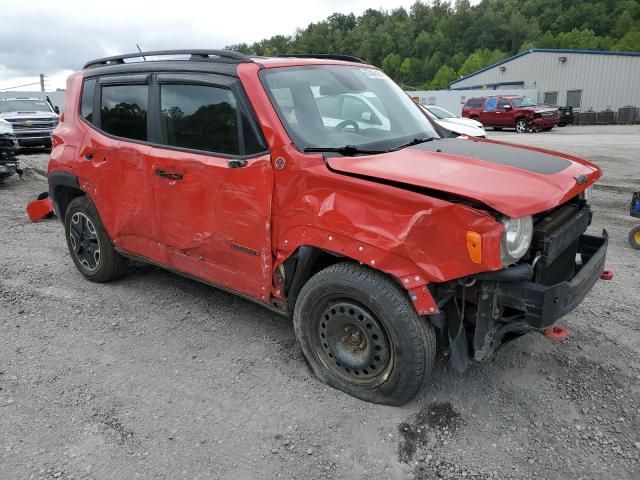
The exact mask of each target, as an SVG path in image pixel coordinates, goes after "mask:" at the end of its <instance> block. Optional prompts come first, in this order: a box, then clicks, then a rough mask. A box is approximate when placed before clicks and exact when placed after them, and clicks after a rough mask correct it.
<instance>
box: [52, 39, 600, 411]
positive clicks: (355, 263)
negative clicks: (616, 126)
mask: <svg viewBox="0 0 640 480" xmlns="http://www.w3.org/2000/svg"><path fill="white" fill-rule="evenodd" d="M143 55H144V57H146V60H147V61H142V60H143V57H142V56H143ZM125 60H126V61H125ZM66 95H67V96H66V102H67V105H68V108H67V110H66V112H65V115H64V118H63V120H62V121H61V123H60V125H59V126H58V128H57V129H56V130H55V132H54V135H53V150H52V152H51V157H50V161H49V172H48V178H49V192H50V196H51V198H52V200H53V204H54V209H55V212H56V215H57V216H58V218H60V219H62V220H63V222H64V227H65V230H64V231H65V236H66V241H67V246H68V248H69V252H70V255H71V258H72V259H73V261H74V263H75V265H76V267H77V268H78V270H79V271H80V273H81V274H82V275H84V276H85V277H86V278H87V279H88V280H91V281H94V282H107V281H110V280H115V279H117V278H118V277H121V276H122V275H124V274H125V273H126V271H127V263H128V261H129V259H136V260H139V261H145V262H149V263H152V264H155V265H159V266H162V267H164V268H167V269H169V270H171V271H173V272H176V273H179V274H182V275H185V276H188V277H191V278H194V279H197V280H199V281H202V282H205V283H207V284H210V285H214V286H217V287H219V288H222V289H224V290H228V291H231V292H235V293H237V294H239V295H241V296H242V297H244V298H246V299H249V300H253V301H255V302H257V303H259V304H261V305H263V306H265V307H267V308H269V309H271V310H273V311H275V312H278V313H280V314H283V315H287V316H292V317H293V326H294V330H295V335H296V337H297V339H298V342H299V343H300V346H301V349H302V352H303V354H304V356H305V357H306V360H307V361H308V364H309V366H310V368H311V369H312V371H313V372H314V373H315V374H316V375H317V377H318V378H319V379H321V380H322V381H323V382H326V383H327V384H328V385H330V386H332V387H334V388H337V389H339V390H342V391H344V392H347V393H349V394H350V395H353V396H355V397H358V398H361V399H363V400H367V401H371V402H378V403H384V404H392V405H398V404H402V403H405V402H407V401H408V400H409V399H411V398H412V397H413V396H414V395H415V394H416V392H418V390H419V389H420V388H421V386H422V385H423V384H424V382H426V379H427V377H428V376H429V373H430V371H431V368H432V366H433V364H434V361H435V358H436V351H437V348H440V349H442V350H444V351H446V352H448V353H449V358H450V359H451V362H452V365H453V366H454V368H455V369H457V370H459V371H463V370H464V369H465V368H466V367H467V365H468V364H469V362H470V360H471V359H472V358H473V359H475V360H477V361H482V360H486V359H487V358H489V357H490V356H491V354H492V352H493V351H494V350H495V349H496V348H498V346H499V345H500V344H502V342H503V340H506V339H511V338H514V337H517V336H519V335H522V334H525V333H527V332H541V331H542V330H543V329H544V328H545V327H548V326H550V325H552V324H554V323H555V322H556V321H557V320H558V319H559V318H560V317H562V316H563V315H565V314H566V313H568V312H570V311H571V310H573V309H574V308H575V307H576V306H577V305H578V304H579V303H580V301H581V300H582V299H583V297H584V296H585V295H587V293H588V292H589V290H590V289H591V288H592V286H593V285H594V283H595V282H596V281H597V280H598V278H599V277H600V274H601V273H602V271H603V269H604V262H605V255H606V249H607V238H606V234H604V233H603V235H593V234H590V233H589V234H587V233H586V229H587V226H588V225H589V224H590V221H591V211H590V209H589V205H588V203H587V201H586V196H585V191H586V189H587V188H588V187H590V186H591V185H592V184H593V183H594V182H595V181H596V180H597V179H598V178H600V176H601V174H602V172H601V170H600V169H599V168H598V167H597V166H595V165H593V164H591V163H589V162H588V161H586V160H582V159H578V158H576V157H575V156H571V155H564V154H561V153H552V152H549V151H547V150H538V149H535V148H532V147H525V146H518V147H515V146H509V145H506V144H501V143H499V142H488V141H478V140H477V139H457V138H440V137H439V136H438V135H437V133H436V131H435V130H434V127H433V125H432V124H431V122H430V121H429V120H428V118H427V117H426V116H425V115H424V113H423V112H421V111H420V109H419V108H418V107H417V106H416V104H415V103H414V102H413V101H412V100H411V99H410V98H409V97H408V96H407V95H406V94H405V93H404V92H403V91H402V89H401V88H400V87H399V86H398V85H396V84H395V83H393V81H392V80H390V79H389V78H388V77H387V76H386V75H385V74H384V73H383V72H382V71H381V70H379V69H377V68H375V67H372V66H370V65H366V64H365V63H363V62H362V61H360V60H358V59H356V58H353V57H347V56H340V55H336V56H331V55H325V56H320V57H318V56H315V57H312V58H307V57H305V56H289V57H287V58H269V57H256V58H250V57H248V56H246V55H243V54H241V53H236V52H231V51H217V50H194V51H184V50H172V51H164V52H145V53H135V54H128V55H119V56H115V57H109V58H103V59H98V60H93V61H91V62H89V63H87V64H86V65H85V67H84V70H82V71H80V72H77V73H74V74H72V75H71V76H70V77H69V79H68V81H67V94H66ZM363 98H366V99H368V100H367V102H364V105H365V106H366V107H367V108H369V109H370V108H371V105H373V106H374V107H375V109H376V111H375V112H373V110H372V112H373V113H375V114H376V116H378V117H379V118H377V119H376V118H374V117H373V115H369V114H367V109H365V108H364V107H363V100H362V99H363ZM353 99H357V101H353ZM345 103H347V104H348V105H347V107H345ZM326 104H330V105H326ZM376 105H379V106H376ZM323 112H324V113H323ZM329 112H331V113H330V114H329ZM363 113H365V115H363ZM336 116H337V117H336ZM328 118H332V119H333V120H331V122H329V121H328ZM335 120H337V123H336V122H335ZM182 301H186V302H188V301H189V300H188V298H185V299H183V300H182Z"/></svg>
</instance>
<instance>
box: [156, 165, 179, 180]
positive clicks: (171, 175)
mask: <svg viewBox="0 0 640 480" xmlns="http://www.w3.org/2000/svg"><path fill="white" fill-rule="evenodd" d="M156 175H157V176H159V177H162V178H168V179H169V180H182V174H181V173H171V172H165V171H164V170H161V169H159V168H156Z"/></svg>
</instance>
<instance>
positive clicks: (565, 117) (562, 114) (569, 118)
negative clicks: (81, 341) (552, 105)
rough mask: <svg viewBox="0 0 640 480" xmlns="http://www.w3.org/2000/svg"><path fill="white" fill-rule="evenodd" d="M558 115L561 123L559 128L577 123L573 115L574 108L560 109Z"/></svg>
mask: <svg viewBox="0 0 640 480" xmlns="http://www.w3.org/2000/svg"><path fill="white" fill-rule="evenodd" d="M558 115H559V121H558V126H559V127H564V126H566V125H571V124H572V123H573V122H574V121H575V116H574V114H573V107H558Z"/></svg>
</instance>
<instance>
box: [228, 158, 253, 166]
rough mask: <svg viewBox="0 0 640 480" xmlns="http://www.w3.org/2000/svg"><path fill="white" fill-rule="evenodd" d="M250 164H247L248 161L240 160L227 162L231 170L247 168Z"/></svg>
mask: <svg viewBox="0 0 640 480" xmlns="http://www.w3.org/2000/svg"><path fill="white" fill-rule="evenodd" d="M248 163H249V162H247V161H246V160H241V159H240V160H238V159H234V160H229V161H228V162H227V164H228V165H229V168H242V167H246V166H247V164H248Z"/></svg>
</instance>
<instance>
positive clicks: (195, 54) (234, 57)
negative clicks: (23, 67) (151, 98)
mask: <svg viewBox="0 0 640 480" xmlns="http://www.w3.org/2000/svg"><path fill="white" fill-rule="evenodd" d="M169 55H190V58H189V60H192V61H198V60H211V58H210V57H218V58H224V59H226V60H230V61H232V62H252V61H253V60H251V58H250V57H248V56H247V55H245V54H244V53H240V52H234V51H231V50H193V49H191V50H156V51H152V52H136V53H125V54H123V55H114V56H113V57H104V58H98V59H96V60H91V61H90V62H87V63H86V64H85V65H84V67H82V68H83V69H85V68H91V67H100V66H105V65H118V64H123V63H125V62H124V60H125V59H127V58H144V59H146V57H156V56H169ZM145 61H148V60H145Z"/></svg>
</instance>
